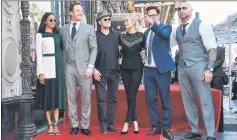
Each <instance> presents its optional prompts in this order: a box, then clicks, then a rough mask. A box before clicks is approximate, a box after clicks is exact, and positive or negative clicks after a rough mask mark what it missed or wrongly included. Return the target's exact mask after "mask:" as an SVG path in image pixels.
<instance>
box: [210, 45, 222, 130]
mask: <svg viewBox="0 0 237 140" xmlns="http://www.w3.org/2000/svg"><path fill="white" fill-rule="evenodd" d="M224 61H225V48H223V47H219V46H218V47H217V56H216V62H215V65H214V71H213V80H212V82H211V87H212V88H215V89H218V90H221V91H222V93H223V81H224V76H225V73H224V71H223V68H222V65H223V63H224ZM218 132H223V98H222V102H221V116H220V124H219V128H218Z"/></svg>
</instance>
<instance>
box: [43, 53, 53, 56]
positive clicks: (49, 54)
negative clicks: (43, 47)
mask: <svg viewBox="0 0 237 140" xmlns="http://www.w3.org/2000/svg"><path fill="white" fill-rule="evenodd" d="M43 56H46V57H47V56H56V54H55V53H48V54H43Z"/></svg>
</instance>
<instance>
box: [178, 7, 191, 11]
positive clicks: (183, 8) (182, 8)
mask: <svg viewBox="0 0 237 140" xmlns="http://www.w3.org/2000/svg"><path fill="white" fill-rule="evenodd" d="M187 9H188V7H179V8H176V11H181V10H187Z"/></svg>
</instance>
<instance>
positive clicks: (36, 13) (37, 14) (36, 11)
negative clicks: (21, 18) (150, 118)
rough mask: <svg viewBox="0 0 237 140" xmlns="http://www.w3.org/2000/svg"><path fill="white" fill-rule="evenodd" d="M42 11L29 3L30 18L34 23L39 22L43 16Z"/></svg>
mask: <svg viewBox="0 0 237 140" xmlns="http://www.w3.org/2000/svg"><path fill="white" fill-rule="evenodd" d="M44 13H45V12H44V11H43V10H41V9H40V8H39V7H38V5H37V4H35V3H31V5H30V16H31V17H34V18H35V21H36V22H39V21H40V20H41V18H42V17H43V15H44Z"/></svg>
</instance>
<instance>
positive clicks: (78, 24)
mask: <svg viewBox="0 0 237 140" xmlns="http://www.w3.org/2000/svg"><path fill="white" fill-rule="evenodd" d="M80 22H81V21H78V22H73V21H71V23H70V36H71V35H72V27H73V23H77V24H76V31H78V29H79V27H80Z"/></svg>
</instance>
